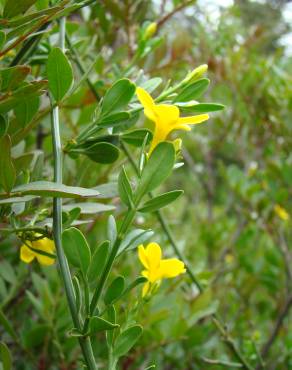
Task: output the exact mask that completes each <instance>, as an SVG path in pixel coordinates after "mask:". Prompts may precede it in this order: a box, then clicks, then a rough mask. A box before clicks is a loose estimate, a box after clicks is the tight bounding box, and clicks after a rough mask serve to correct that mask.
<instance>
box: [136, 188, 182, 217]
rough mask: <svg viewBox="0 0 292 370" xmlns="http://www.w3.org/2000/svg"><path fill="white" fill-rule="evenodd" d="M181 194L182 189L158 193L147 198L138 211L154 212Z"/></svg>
mask: <svg viewBox="0 0 292 370" xmlns="http://www.w3.org/2000/svg"><path fill="white" fill-rule="evenodd" d="M182 194H183V190H173V191H169V192H167V193H164V194H161V195H158V196H157V197H155V198H153V199H150V200H148V201H147V202H145V203H144V204H143V206H142V207H141V208H139V210H138V211H139V212H155V211H157V210H158V209H160V208H162V207H165V206H167V205H168V204H170V203H172V202H174V201H175V200H176V199H177V198H178V197H179V196H180V195H182Z"/></svg>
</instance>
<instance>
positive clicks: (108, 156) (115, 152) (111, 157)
mask: <svg viewBox="0 0 292 370" xmlns="http://www.w3.org/2000/svg"><path fill="white" fill-rule="evenodd" d="M83 153H84V154H85V155H87V157H89V158H90V159H91V160H92V161H94V162H97V163H103V164H109V163H113V162H115V161H116V160H117V159H118V158H119V155H120V151H119V149H118V148H117V147H116V146H115V145H113V144H111V143H107V142H99V143H96V144H94V145H92V146H90V147H89V148H86V149H84V150H83Z"/></svg>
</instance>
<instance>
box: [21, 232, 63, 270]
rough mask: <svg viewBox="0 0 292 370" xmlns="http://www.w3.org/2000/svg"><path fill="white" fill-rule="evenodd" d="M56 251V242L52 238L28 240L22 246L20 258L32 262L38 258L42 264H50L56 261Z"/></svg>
mask: <svg viewBox="0 0 292 370" xmlns="http://www.w3.org/2000/svg"><path fill="white" fill-rule="evenodd" d="M54 252H55V243H54V242H53V240H51V239H48V238H43V239H39V240H33V241H30V240H27V241H25V244H23V245H22V246H21V247H20V259H21V260H22V261H23V262H25V263H31V262H32V261H33V260H34V259H35V258H36V259H37V260H38V262H39V263H40V264H41V265H45V266H49V265H52V264H54V263H55V259H56V257H55V254H54Z"/></svg>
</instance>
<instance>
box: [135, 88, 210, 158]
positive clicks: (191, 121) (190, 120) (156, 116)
mask: <svg viewBox="0 0 292 370" xmlns="http://www.w3.org/2000/svg"><path fill="white" fill-rule="evenodd" d="M136 93H137V96H138V99H139V100H140V103H141V104H142V105H143V107H144V114H145V116H146V117H147V118H149V119H150V120H151V121H153V122H154V123H155V129H154V133H153V140H152V143H151V147H150V151H149V154H151V152H152V150H153V149H154V148H155V147H156V145H157V144H159V143H160V142H161V141H165V140H166V139H167V136H168V135H169V134H170V133H171V131H173V130H185V131H190V129H191V128H190V127H189V126H188V125H195V124H197V123H201V122H204V121H206V120H207V119H208V118H209V115H208V114H199V115H197V116H190V117H180V116H179V109H178V107H176V106H175V105H170V104H155V102H154V100H153V99H152V97H151V96H150V95H149V94H148V92H147V91H145V90H144V89H142V88H141V87H137V89H136Z"/></svg>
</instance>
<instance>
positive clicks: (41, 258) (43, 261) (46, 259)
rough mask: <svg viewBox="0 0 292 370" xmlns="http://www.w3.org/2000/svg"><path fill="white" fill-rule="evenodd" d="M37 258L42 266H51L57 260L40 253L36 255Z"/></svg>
mask: <svg viewBox="0 0 292 370" xmlns="http://www.w3.org/2000/svg"><path fill="white" fill-rule="evenodd" d="M35 256H36V259H37V260H38V262H39V263H40V264H41V265H44V266H51V265H53V264H54V263H55V258H52V257H48V256H44V255H43V254H40V253H36V254H35Z"/></svg>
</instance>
